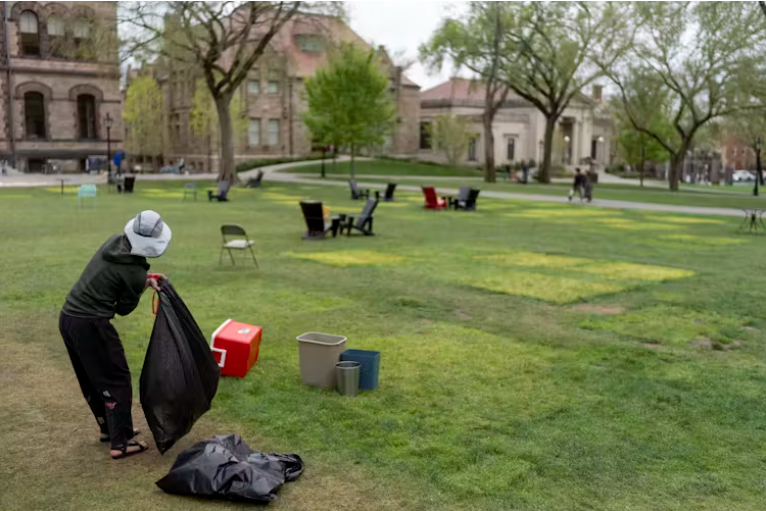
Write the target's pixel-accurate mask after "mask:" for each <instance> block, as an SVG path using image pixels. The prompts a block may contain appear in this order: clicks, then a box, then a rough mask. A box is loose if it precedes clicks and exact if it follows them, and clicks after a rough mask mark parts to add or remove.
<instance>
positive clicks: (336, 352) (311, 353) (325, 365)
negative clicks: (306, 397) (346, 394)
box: [297, 332, 346, 389]
mask: <svg viewBox="0 0 766 511" xmlns="http://www.w3.org/2000/svg"><path fill="white" fill-rule="evenodd" d="M297 339H298V358H299V360H300V366H301V381H303V384H304V385H310V386H312V387H322V388H325V389H331V388H333V387H335V364H336V363H337V362H338V361H339V360H340V354H341V353H343V351H344V350H345V349H346V348H345V346H346V338H345V337H343V336H342V335H331V334H323V333H320V332H306V333H305V334H301V335H299V336H298V337H297Z"/></svg>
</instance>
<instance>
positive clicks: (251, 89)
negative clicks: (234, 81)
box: [247, 80, 261, 95]
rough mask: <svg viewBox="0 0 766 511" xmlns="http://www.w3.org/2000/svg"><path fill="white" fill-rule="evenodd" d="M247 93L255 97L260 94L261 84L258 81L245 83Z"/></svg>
mask: <svg viewBox="0 0 766 511" xmlns="http://www.w3.org/2000/svg"><path fill="white" fill-rule="evenodd" d="M247 93H248V94H253V95H257V94H260V93H261V82H260V81H258V80H248V81H247Z"/></svg>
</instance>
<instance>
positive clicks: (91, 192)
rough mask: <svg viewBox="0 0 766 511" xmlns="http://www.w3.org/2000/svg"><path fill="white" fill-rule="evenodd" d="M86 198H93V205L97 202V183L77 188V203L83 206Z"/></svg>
mask: <svg viewBox="0 0 766 511" xmlns="http://www.w3.org/2000/svg"><path fill="white" fill-rule="evenodd" d="M85 199H93V202H92V204H91V205H95V204H96V185H81V186H80V188H78V189H77V204H78V205H79V206H82V205H83V204H84V202H83V201H84V200H85Z"/></svg>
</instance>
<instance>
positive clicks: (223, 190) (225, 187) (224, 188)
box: [207, 181, 229, 202]
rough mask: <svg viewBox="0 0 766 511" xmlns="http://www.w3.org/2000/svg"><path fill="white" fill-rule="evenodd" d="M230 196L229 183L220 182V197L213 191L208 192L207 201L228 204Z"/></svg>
mask: <svg viewBox="0 0 766 511" xmlns="http://www.w3.org/2000/svg"><path fill="white" fill-rule="evenodd" d="M228 195H229V182H228V181H218V195H214V194H213V190H208V191H207V200H208V201H212V200H213V199H215V200H217V201H218V202H226V201H228V200H229V198H228Z"/></svg>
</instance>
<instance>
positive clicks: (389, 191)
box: [375, 183, 396, 202]
mask: <svg viewBox="0 0 766 511" xmlns="http://www.w3.org/2000/svg"><path fill="white" fill-rule="evenodd" d="M394 190H396V183H388V186H387V187H386V194H385V195H384V196H383V200H384V201H385V202H394ZM375 198H376V199H377V200H380V192H379V191H377V190H376V191H375Z"/></svg>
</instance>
